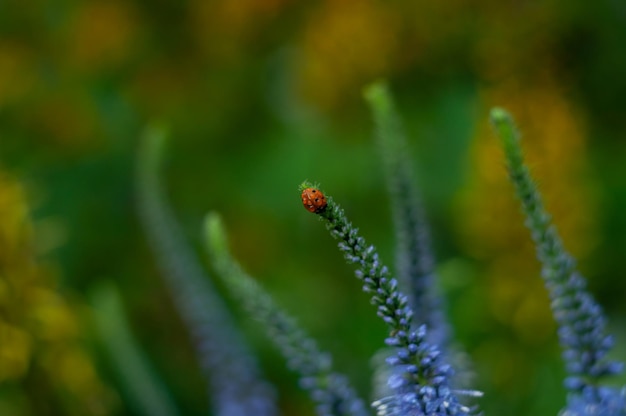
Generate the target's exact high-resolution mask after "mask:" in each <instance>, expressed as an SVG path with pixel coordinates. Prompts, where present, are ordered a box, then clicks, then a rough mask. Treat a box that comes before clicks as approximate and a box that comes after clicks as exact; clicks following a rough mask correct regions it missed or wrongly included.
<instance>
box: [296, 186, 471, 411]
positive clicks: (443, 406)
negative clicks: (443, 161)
mask: <svg viewBox="0 0 626 416" xmlns="http://www.w3.org/2000/svg"><path fill="white" fill-rule="evenodd" d="M312 187H313V185H312V184H311V183H309V182H304V183H303V184H302V185H300V189H301V190H304V189H308V188H312ZM316 189H317V188H316ZM326 202H327V204H326V208H325V210H324V211H322V212H319V213H317V215H319V216H320V217H321V218H323V219H324V220H325V222H326V228H327V229H328V230H329V231H330V234H331V235H332V236H333V237H334V238H336V239H338V240H339V243H338V246H339V249H340V250H341V251H342V252H343V253H344V258H345V259H346V260H347V261H348V263H352V264H355V265H356V268H357V269H356V271H355V275H356V276H357V278H358V279H359V280H361V281H362V282H363V291H364V292H365V293H368V294H369V295H370V296H371V303H372V304H373V305H374V306H376V308H377V315H378V316H379V317H380V318H381V319H382V320H383V321H384V322H385V323H386V324H387V325H388V326H389V329H390V334H389V337H388V338H387V339H386V341H385V343H386V344H387V345H388V346H390V347H393V348H394V349H395V353H394V354H393V355H392V356H391V357H389V358H388V359H387V363H388V364H389V365H390V366H391V367H393V368H394V369H397V370H399V371H394V372H393V373H392V375H391V376H390V377H389V380H388V384H389V387H390V388H391V389H392V391H393V392H394V394H393V395H391V396H389V397H386V398H383V399H381V400H378V401H376V402H374V403H373V404H372V406H374V407H375V408H376V409H377V412H378V414H379V415H387V416H395V415H398V416H399V415H429V416H439V415H469V414H474V412H475V411H476V409H473V408H469V407H468V406H465V405H462V404H461V403H460V402H459V401H458V399H457V395H458V394H459V393H461V394H465V393H466V392H464V391H461V392H458V391H456V390H453V389H451V388H450V378H451V377H452V375H453V373H454V371H453V369H452V367H451V366H450V365H448V364H447V363H446V362H445V360H444V357H443V356H442V354H441V352H440V350H439V347H438V346H437V345H435V344H430V343H429V342H428V341H427V328H426V326H425V325H422V326H420V327H419V328H417V329H414V330H413V329H412V328H411V317H412V315H413V310H412V309H411V307H410V306H409V301H408V298H407V296H406V295H404V294H403V293H402V292H401V291H400V290H399V288H398V282H397V280H396V279H394V278H392V277H391V275H390V273H389V269H388V268H387V266H385V265H384V264H383V263H382V261H381V260H380V257H379V255H378V252H377V251H376V248H375V247H374V246H373V245H369V244H367V242H366V241H365V239H364V238H363V237H362V236H360V235H359V231H358V229H357V228H355V227H354V226H353V225H352V223H350V221H348V219H347V217H346V214H345V213H344V211H343V209H341V207H340V206H339V205H338V204H336V203H335V202H334V200H333V198H332V197H330V196H326ZM475 395H480V393H479V392H475Z"/></svg>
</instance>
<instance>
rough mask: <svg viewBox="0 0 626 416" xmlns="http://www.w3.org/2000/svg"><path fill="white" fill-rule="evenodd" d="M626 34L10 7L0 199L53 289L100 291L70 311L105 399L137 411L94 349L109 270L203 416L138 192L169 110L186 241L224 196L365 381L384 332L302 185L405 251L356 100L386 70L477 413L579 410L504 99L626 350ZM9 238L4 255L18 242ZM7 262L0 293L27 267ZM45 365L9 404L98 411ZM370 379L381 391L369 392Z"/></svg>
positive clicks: (534, 20) (465, 13) (393, 10)
mask: <svg viewBox="0 0 626 416" xmlns="http://www.w3.org/2000/svg"><path fill="white" fill-rule="evenodd" d="M624 44H626V7H625V6H624V5H623V3H622V2H619V1H614V0H603V1H599V2H593V3H590V2H580V1H566V0H547V1H541V2H539V1H537V2H529V1H525V2H524V1H522V2H500V1H495V0H481V1H478V2H469V1H462V0H442V1H439V2H427V1H410V0H398V1H393V2H384V1H382V0H342V1H334V0H326V1H300V2H298V1H295V0H238V1H228V0H211V1H205V0H188V1H168V0H155V1H142V0H132V1H121V0H114V1H103V0H99V1H87V0H85V1H78V0H62V1H57V2H47V1H43V0H31V1H29V2H26V3H25V2H23V1H18V0H3V1H0V170H1V171H2V172H10V174H11V175H12V177H19V178H20V182H21V183H22V184H24V186H25V188H26V189H27V191H26V196H25V197H20V198H13V197H11V198H9V197H7V195H14V194H13V193H11V192H12V191H10V190H7V189H9V188H11V187H12V186H17V185H11V186H10V187H4V186H3V187H2V188H0V200H2V201H5V200H7V201H13V202H11V203H10V204H9V205H7V206H10V207H13V206H17V205H18V204H24V202H25V200H26V201H27V202H28V205H29V206H30V208H29V211H30V213H31V217H32V218H33V222H32V226H33V228H34V231H33V236H34V237H33V243H32V244H33V245H34V246H35V247H36V250H34V254H33V256H34V257H36V258H37V259H38V260H37V261H38V262H40V263H42V264H46V267H50V268H53V269H54V270H58V273H57V274H58V279H57V280H58V284H56V285H55V284H52V283H49V282H46V281H45V279H44V282H43V283H39V282H37V283H36V284H37V285H44V286H45V287H46V288H47V289H46V290H50V289H49V288H54V290H55V291H56V292H53V293H54V295H53V296H55V297H56V296H61V299H66V298H71V299H74V300H76V304H77V305H83V306H76V307H73V306H71V307H70V306H68V308H70V309H69V310H71V311H72V312H71V314H70V315H69V318H68V319H70V320H76V322H77V323H76V325H82V326H80V328H82V329H81V330H80V331H79V332H80V333H81V336H82V337H84V338H85V346H84V348H85V349H83V348H82V347H81V349H80V351H81V353H80V354H81V355H80V356H81V357H83V358H84V360H85V362H89V363H94V364H95V365H96V367H97V369H98V375H97V377H98V379H99V381H98V382H97V383H98V385H100V383H102V386H104V385H106V386H107V387H102V389H103V390H99V391H105V390H106V391H107V392H108V393H106V394H105V393H103V395H104V396H106V397H108V399H106V400H105V399H103V401H102V403H109V404H108V405H106V406H104V405H103V407H99V408H98V409H100V410H99V411H106V412H110V413H111V414H120V415H126V414H134V413H132V412H133V410H132V409H131V406H127V405H126V404H125V403H126V401H125V400H124V394H125V393H124V392H120V389H121V387H120V386H123V383H121V382H120V380H119V378H118V377H119V376H118V375H116V373H115V372H114V371H111V370H110V367H111V363H110V362H108V361H107V359H106V355H104V354H101V351H102V350H101V349H100V348H98V347H94V345H97V343H96V342H95V338H93V337H92V332H93V330H92V325H93V324H92V323H90V322H92V321H91V320H90V319H91V318H90V316H91V313H90V311H89V309H88V308H86V307H84V304H85V303H86V301H85V299H86V296H87V293H88V292H89V291H90V290H91V289H92V288H93V287H94V285H97V284H99V283H101V281H103V280H104V279H106V280H113V281H115V283H116V285H117V287H118V288H119V289H120V290H121V294H122V297H123V302H124V304H125V305H126V309H127V311H128V314H129V317H130V325H131V327H132V331H133V333H134V335H135V337H136V338H137V340H138V342H139V344H140V346H141V348H142V349H143V350H144V351H145V354H146V355H147V358H148V359H149V361H150V362H151V363H153V366H154V368H155V372H156V373H158V374H159V376H160V378H161V379H162V380H164V382H165V384H166V385H167V388H168V389H169V390H170V391H171V393H172V397H174V398H175V400H176V405H177V406H178V408H179V409H180V410H181V412H182V413H183V414H188V415H196V414H205V412H206V411H205V403H206V398H205V397H204V394H205V393H204V388H203V382H202V380H201V377H200V375H199V374H198V370H197V364H196V362H195V359H194V357H193V354H192V349H191V346H190V342H189V338H188V334H187V333H186V330H185V328H183V327H182V324H181V321H180V320H179V318H178V317H177V316H176V315H175V313H174V310H173V307H172V303H171V300H170V298H169V294H168V293H167V292H166V290H165V288H164V286H163V284H162V282H161V280H160V279H159V277H158V271H157V270H156V269H155V266H154V259H153V258H152V254H151V253H150V252H149V250H148V249H147V245H146V242H145V239H144V237H143V235H142V234H141V233H140V230H139V227H138V221H137V218H136V211H135V207H134V200H133V198H134V189H133V186H132V183H133V181H132V177H133V169H134V166H133V160H134V154H135V150H136V149H135V148H136V142H137V138H138V136H139V132H140V131H141V130H142V129H143V127H144V126H145V125H146V123H148V122H150V121H153V120H160V121H162V122H164V123H167V124H168V125H169V126H170V128H171V131H172V137H173V140H172V145H171V146H170V149H171V151H170V154H169V155H168V159H169V166H168V167H167V171H166V174H165V176H166V177H167V183H168V191H169V193H170V195H171V198H172V200H173V203H174V207H175V210H176V212H177V213H178V216H179V218H180V220H181V222H182V224H183V226H184V228H185V230H186V232H187V234H188V236H189V238H190V241H191V242H192V243H194V244H196V245H197V244H198V242H199V238H200V224H201V218H202V216H203V214H204V213H205V212H206V211H207V210H209V209H211V210H216V211H218V212H221V213H222V214H223V217H224V220H225V222H226V223H227V224H228V227H229V229H230V230H231V234H232V242H233V246H234V247H233V248H234V252H235V255H236V257H237V258H238V259H240V260H241V261H242V263H244V264H245V267H246V268H247V269H248V270H249V271H250V272H251V274H253V275H254V276H258V277H259V279H263V285H264V286H265V287H266V288H267V289H268V291H270V292H271V293H273V294H274V295H275V296H276V299H277V302H278V303H279V304H281V305H282V306H284V307H285V308H286V309H287V310H289V311H290V312H291V314H292V315H294V316H297V317H299V319H300V321H301V323H302V324H303V326H304V327H306V328H307V329H308V330H309V332H310V333H311V334H312V335H314V336H316V337H317V338H318V339H319V340H320V346H321V347H323V348H324V349H327V350H330V351H332V352H333V353H334V354H335V357H336V362H337V367H338V369H339V370H341V371H343V372H347V373H349V374H351V375H352V378H353V379H354V380H367V379H369V374H370V369H368V368H364V367H363V365H362V363H364V362H366V361H367V359H368V357H370V356H371V354H372V353H373V352H374V351H376V349H377V348H378V347H379V346H380V345H381V340H382V337H383V336H384V335H383V334H384V330H383V328H382V325H379V324H377V323H376V322H375V320H374V319H373V317H372V314H373V311H372V309H371V307H370V305H368V304H367V301H366V299H365V297H364V296H362V295H360V294H359V293H358V287H356V285H357V283H356V281H355V280H354V279H353V278H351V276H350V275H351V271H350V269H349V267H348V266H346V265H345V264H343V260H342V258H341V256H340V255H339V254H338V253H337V252H336V251H335V248H334V244H333V243H331V241H330V240H329V238H328V236H327V235H326V234H325V233H324V231H323V229H322V227H318V226H316V224H312V223H311V221H310V218H309V217H308V216H307V215H306V212H304V211H303V210H302V208H301V206H300V202H299V195H298V192H297V190H296V189H297V185H298V184H299V183H300V182H301V181H302V180H303V179H306V178H309V179H315V180H319V181H321V182H322V183H324V184H325V186H326V188H327V189H328V190H329V191H330V192H332V194H333V195H335V196H336V197H338V198H340V199H341V201H342V205H343V206H344V207H345V209H346V211H348V212H349V213H350V216H351V218H352V219H353V221H354V223H355V224H356V225H357V226H359V227H361V229H362V232H363V234H365V235H366V236H367V238H368V239H369V240H370V241H372V242H375V243H376V245H377V246H378V247H379V248H380V250H381V252H382V254H383V256H384V257H385V258H387V259H392V251H393V247H392V246H391V241H392V232H391V230H392V228H391V221H390V220H389V219H388V218H389V209H388V204H387V200H386V198H385V197H384V195H385V192H384V191H383V183H382V178H381V168H380V164H379V160H378V158H377V154H376V149H375V146H374V145H373V141H372V134H373V133H372V122H371V120H370V118H369V115H368V112H367V109H366V107H365V105H364V104H363V103H362V101H361V89H362V87H363V86H364V85H365V84H367V83H368V82H370V81H372V80H373V79H375V78H378V77H386V78H388V79H389V80H390V83H391V85H392V89H393V90H394V92H395V95H396V96H397V98H398V107H399V108H401V109H402V111H401V112H402V113H403V114H404V116H405V117H404V118H405V120H404V121H405V124H406V126H407V130H408V133H409V137H410V138H412V151H413V152H414V155H413V156H414V160H415V161H416V162H417V165H418V170H419V174H420V177H419V179H420V183H421V186H422V188H423V194H424V199H425V203H426V206H427V208H428V211H429V214H430V220H431V222H432V226H433V229H434V230H433V234H434V237H435V241H436V244H437V254H438V258H439V264H440V270H441V274H442V275H443V281H442V286H443V288H444V290H445V293H446V296H448V298H449V305H450V307H449V309H450V310H449V313H450V317H451V320H452V322H453V324H454V327H455V331H456V335H457V337H458V339H459V341H460V342H462V343H463V344H464V345H465V346H466V349H467V350H468V351H469V352H470V354H471V355H472V356H473V359H474V361H475V366H476V370H477V371H476V372H477V383H476V386H475V387H476V388H478V389H482V390H484V391H485V392H486V396H485V398H484V399H483V400H482V407H483V408H484V410H485V413H486V414H510V415H525V414H542V415H543V414H545V415H553V414H556V411H557V409H558V408H559V407H560V406H561V405H562V403H563V390H562V387H561V378H562V377H561V376H562V374H563V370H562V368H561V364H560V361H559V357H558V347H557V345H556V336H555V334H554V326H553V324H552V321H551V318H550V317H549V309H548V300H547V295H546V293H545V291H544V290H543V287H542V282H541V280H540V279H539V278H538V271H539V266H538V263H537V262H536V261H534V260H533V251H532V248H531V245H530V239H529V238H528V236H527V233H526V232H525V230H524V229H523V226H522V222H521V215H519V214H518V208H517V205H516V204H515V201H514V198H513V192H512V190H511V188H510V186H509V185H508V184H507V183H506V174H505V171H504V168H503V162H502V155H501V154H500V152H499V151H498V150H497V143H496V141H495V140H494V138H493V137H492V135H491V133H490V131H489V130H488V127H487V111H486V109H487V108H489V107H490V106H492V105H494V104H497V105H502V106H504V107H507V108H508V109H510V110H511V112H512V113H513V114H515V115H516V118H517V119H518V121H519V125H520V128H521V130H522V131H523V132H524V134H525V143H527V149H528V157H529V160H530V163H531V167H532V168H533V169H534V171H535V172H536V174H535V176H536V177H537V178H538V180H539V181H540V186H541V188H542V190H543V193H544V195H546V198H547V201H546V202H547V205H548V209H549V210H550V211H551V212H553V213H554V214H555V221H556V223H557V225H558V226H559V227H560V229H561V231H562V234H563V236H564V239H565V245H566V246H567V247H568V249H569V250H570V251H571V252H572V253H573V254H574V255H576V256H578V257H579V258H580V260H581V269H582V270H583V272H584V274H585V275H586V276H588V277H589V278H590V287H591V290H592V291H593V292H594V293H595V294H596V295H597V298H598V300H599V302H600V303H601V304H603V305H604V306H605V308H606V310H607V312H608V315H609V317H610V322H611V325H612V326H613V332H615V333H616V335H617V338H618V345H622V346H623V345H626V330H625V329H624V328H625V322H626V304H625V303H624V302H623V299H624V295H625V294H626V280H624V279H620V276H623V273H624V269H625V268H624V262H623V257H624V247H626V219H625V218H626V217H625V216H624V215H623V212H624V211H625V210H626V163H624V160H625V158H626V140H624V138H625V137H626V104H625V101H624V99H623V97H624V94H625V93H626V76H625V75H626V54H624V53H623V52H622V51H623V45H624ZM526 139H527V140H526ZM11 181H14V180H13V179H12V180H11ZM3 183H4V182H3ZM11 183H13V182H11ZM20 206H21V205H20ZM3 209H4V208H3ZM7 209H9V208H7ZM15 209H18V208H15ZM19 209H23V210H26V208H19ZM3 212H4V211H3ZM19 221H23V223H25V224H28V223H30V222H29V220H28V219H27V218H22V217H15V216H13V217H11V216H8V215H7V216H4V214H3V217H2V219H1V225H0V226H1V227H2V229H3V231H4V230H5V229H7V230H8V229H12V228H14V227H21V225H19V224H21V222H19ZM6 235H8V236H13V237H12V238H17V237H15V235H16V234H15V233H8V234H6ZM1 244H2V246H0V251H2V252H6V251H7V250H8V248H9V247H21V246H19V245H15V240H11V239H9V238H7V239H6V240H2V241H1ZM11 244H13V245H11ZM9 258H11V257H9ZM48 264H49V266H47V265H48ZM1 266H2V269H1V270H2V274H1V275H0V279H1V280H2V281H3V282H5V280H6V281H8V282H11V281H12V280H10V279H16V277H15V276H13V277H11V276H9V275H8V274H6V273H7V271H8V270H9V268H8V266H6V265H5V264H2V265H1ZM12 267H13V266H12ZM15 267H16V270H22V269H20V267H22V266H19V267H18V266H15ZM11 270H13V269H11ZM16 273H18V272H16ZM3 284H5V283H3ZM57 292H58V293H57ZM51 296H52V295H51ZM3 299H4V298H3ZM2 302H3V303H2V305H0V306H1V309H0V312H1V313H2V316H0V318H1V322H3V324H4V323H5V322H7V323H9V324H11V325H13V326H14V327H15V328H19V330H20V331H25V335H24V337H25V338H23V339H27V338H29V337H33V336H35V335H33V334H34V333H33V332H32V331H34V329H32V328H30V329H29V327H28V325H26V324H23V322H26V321H23V320H21V319H23V318H21V317H22V316H23V315H20V313H21V312H19V311H20V310H21V309H20V308H21V305H18V306H19V307H18V306H11V305H12V303H11V302H5V301H4V300H2ZM69 304H73V303H72V302H70V303H69ZM234 306H235V310H236V305H234ZM64 310H65V309H64ZM46 316H47V315H46ZM335 316H349V317H350V319H349V320H345V321H341V322H337V320H336V319H334V317H335ZM18 318H19V319H18ZM24 319H25V318H24ZM78 322H81V324H78ZM82 322H84V323H82ZM329 322H332V325H331V324H330V323H329ZM241 324H242V326H243V327H244V328H246V329H247V333H248V334H249V336H250V340H251V342H252V343H253V345H254V346H255V347H256V349H257V351H259V352H260V354H261V355H262V362H263V365H264V367H265V369H266V373H267V374H269V377H270V378H271V379H272V381H273V382H275V383H276V384H277V385H279V386H280V396H281V397H280V400H281V405H282V407H283V409H284V413H285V414H299V415H306V414H310V412H311V410H310V406H309V405H308V403H307V401H306V399H305V396H304V394H303V393H301V392H299V391H298V389H297V387H296V386H295V385H294V380H295V376H293V375H291V374H289V373H288V372H287V371H286V370H285V366H284V363H282V362H281V359H280V358H279V357H278V355H277V354H276V353H275V352H274V351H272V350H271V347H269V346H268V344H267V343H266V342H265V341H264V340H263V338H262V334H259V333H258V331H256V330H255V328H254V325H252V324H251V323H250V321H249V320H248V319H247V318H246V317H245V316H241ZM16 330H17V329H16ZM29 331H30V332H29ZM59 331H61V329H59ZM6 333H9V332H6ZM3 334H4V333H3ZM7 339H8V338H4V335H3V338H2V341H0V342H1V344H2V345H0V350H1V349H2V348H7V345H9V344H8V342H7ZM15 339H17V338H15ZM34 339H36V337H35V338H34ZM64 339H65V338H64ZM72 339H73V338H72ZM345 339H348V340H350V342H345V343H344V342H342V340H345ZM29 342H30V343H31V344H29V345H31V347H29V348H35V347H34V345H36V344H33V343H36V342H37V341H29ZM64 342H65V341H64ZM74 342H75V341H74V340H72V343H74ZM72 345H74V344H72ZM11 348H14V350H10V355H11V354H12V356H19V354H21V353H24V351H25V349H24V348H25V347H17V346H16V347H11ZM72 348H73V347H72ZM2 351H3V350H2ZM16 351H20V353H17V352H16ZM621 351H626V350H625V349H624V348H622V350H621ZM3 354H4V353H3ZM16 354H17V355H16ZM83 354H86V355H83ZM621 354H623V356H622V357H619V358H621V359H625V358H626V356H625V355H626V353H624V352H622V353H621ZM2 356H3V357H4V355H2ZM27 357H28V355H24V356H23V357H22V358H19V359H20V360H22V361H19V365H18V364H15V365H16V366H17V367H12V368H13V369H14V370H13V371H12V372H11V377H12V380H13V381H12V382H11V383H7V382H6V381H5V380H6V377H8V376H3V377H5V379H3V380H0V383H2V385H0V401H1V403H0V404H1V405H2V406H8V405H7V404H6V403H10V405H11V406H14V407H11V409H20V410H19V412H18V410H15V414H19V415H21V414H24V415H30V414H37V415H43V414H88V413H85V412H86V411H84V410H81V409H83V408H81V407H80V406H81V404H80V403H78V402H76V403H73V402H72V401H71V400H70V401H66V402H64V403H70V404H67V405H65V406H57V407H56V408H54V409H53V410H49V411H48V412H52V413H45V412H44V411H43V410H41V409H37V408H35V407H33V403H38V402H40V401H41V400H44V398H45V397H48V396H45V395H46V394H53V395H63V394H64V393H59V392H56V393H54V392H53V391H51V390H46V388H43V387H41V386H42V384H41V380H43V378H42V376H41V374H40V371H41V370H37V369H36V366H33V365H29V364H28V363H29V362H30V361H28V360H29V358H27ZM89 365H91V364H89ZM3 371H4V370H3ZM16 383H17V384H16ZM20 383H21V384H20ZM28 383H31V384H28ZM32 383H35V385H36V387H37V388H31V389H28V388H26V389H25V390H20V389H19V388H17V387H16V386H17V385H21V386H27V385H30V386H31V387H32ZM94 383H95V382H94ZM45 385H46V384H45V383H44V386H45ZM99 388H100V387H99ZM358 388H359V389H360V390H361V391H362V392H363V393H366V392H367V391H368V390H369V386H368V385H367V383H366V382H364V381H361V382H360V384H359V385H358ZM104 396H103V397H104ZM63 397H65V396H63ZM66 398H67V397H66ZM72 403H73V404H72ZM72 406H75V408H74V410H71V409H72ZM29 409H30V410H29ZM63 409H64V410H63ZM511 409H515V410H511ZM89 414H99V413H97V412H95V411H93V412H92V413H89Z"/></svg>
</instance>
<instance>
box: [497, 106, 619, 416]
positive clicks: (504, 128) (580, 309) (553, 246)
mask: <svg viewBox="0 0 626 416" xmlns="http://www.w3.org/2000/svg"><path fill="white" fill-rule="evenodd" d="M491 122H492V124H493V126H494V128H495V130H496V132H497V134H498V136H499V137H500V139H501V141H502V145H503V147H504V153H505V156H506V161H507V168H508V172H509V176H510V179H511V182H512V183H513V185H514V186H515V191H516V193H517V196H518V198H519V199H520V200H521V203H522V209H523V211H524V214H525V216H526V226H527V227H528V228H529V230H530V232H531V236H532V239H533V241H534V242H535V245H536V248H537V257H538V258H539V260H540V261H541V264H542V271H541V274H542V276H543V278H544V280H545V283H546V288H547V289H548V292H549V294H550V298H551V306H552V311H553V314H554V317H555V320H556V322H557V323H558V326H559V330H558V335H559V340H560V343H561V347H562V348H563V359H564V361H565V364H566V370H567V373H568V377H567V379H566V380H565V387H566V388H567V390H568V391H569V392H570V393H569V396H568V406H567V408H566V409H565V410H564V411H563V412H562V415H567V416H582V415H598V416H600V415H602V416H618V415H621V416H624V415H626V393H625V390H621V391H617V390H614V389H611V388H608V387H603V386H601V385H600V382H601V381H602V380H603V379H604V378H605V377H606V376H610V375H613V374H617V373H620V372H621V371H622V363H618V362H612V361H609V360H607V359H606V355H607V353H608V351H609V350H610V349H611V348H612V346H613V338H612V337H611V336H610V335H607V333H606V321H605V317H604V315H603V313H602V309H601V307H600V305H598V303H597V302H596V301H595V300H594V299H593V297H592V296H591V294H590V293H589V292H587V290H586V289H585V287H586V281H585V279H584V277H583V276H581V275H580V274H579V272H578V271H577V270H576V262H575V260H574V259H573V258H572V256H571V255H570V254H569V253H567V252H566V251H565V249H564V248H563V245H562V243H561V239H560V237H559V235H558V233H557V231H556V228H555V227H554V225H552V223H551V221H550V216H549V215H548V213H547V212H546V211H545V209H544V207H543V203H542V200H541V196H540V194H539V192H538V191H537V188H536V186H535V184H534V182H533V180H532V178H531V176H530V173H529V170H528V168H527V167H526V166H525V164H524V157H523V153H522V150H521V147H520V144H519V141H520V135H519V133H518V131H517V129H516V127H515V124H514V122H513V119H512V117H511V116H510V115H509V114H508V113H507V112H506V111H505V110H503V109H501V108H494V109H493V110H492V111H491Z"/></svg>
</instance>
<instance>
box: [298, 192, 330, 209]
mask: <svg viewBox="0 0 626 416" xmlns="http://www.w3.org/2000/svg"><path fill="white" fill-rule="evenodd" d="M302 205H304V208H306V210H307V211H309V212H312V213H314V214H319V213H321V212H324V210H325V209H326V205H327V202H326V197H325V196H324V194H323V193H322V191H320V190H319V189H315V188H306V189H305V190H303V191H302Z"/></svg>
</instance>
